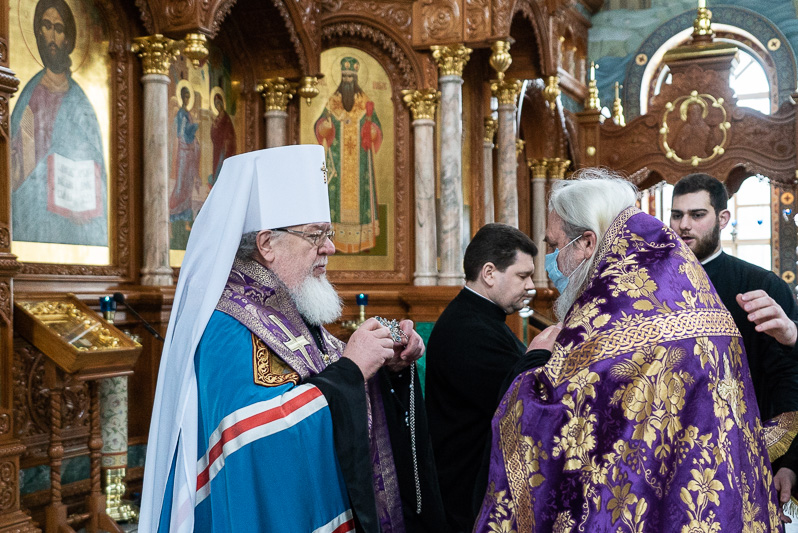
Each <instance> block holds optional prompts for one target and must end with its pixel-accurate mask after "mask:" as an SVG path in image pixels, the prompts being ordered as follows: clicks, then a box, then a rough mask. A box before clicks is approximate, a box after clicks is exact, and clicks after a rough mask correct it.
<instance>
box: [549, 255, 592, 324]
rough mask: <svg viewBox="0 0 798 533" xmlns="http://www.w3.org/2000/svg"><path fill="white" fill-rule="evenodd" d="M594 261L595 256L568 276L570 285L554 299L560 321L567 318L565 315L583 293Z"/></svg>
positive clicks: (555, 309) (555, 310) (555, 312)
mask: <svg viewBox="0 0 798 533" xmlns="http://www.w3.org/2000/svg"><path fill="white" fill-rule="evenodd" d="M592 263H593V258H592V257H591V258H590V260H589V261H584V262H583V263H582V264H581V265H579V266H578V267H577V268H576V270H574V271H573V272H572V273H571V275H570V276H568V286H567V287H565V290H564V291H563V293H562V294H561V295H560V296H559V298H557V300H555V301H554V316H555V317H557V321H558V322H562V321H564V320H565V315H567V314H568V311H570V310H571V307H573V305H574V302H575V301H576V299H577V298H579V296H580V295H581V294H582V290H583V289H584V285H585V282H586V281H587V274H588V272H589V271H590V265H591V264H592Z"/></svg>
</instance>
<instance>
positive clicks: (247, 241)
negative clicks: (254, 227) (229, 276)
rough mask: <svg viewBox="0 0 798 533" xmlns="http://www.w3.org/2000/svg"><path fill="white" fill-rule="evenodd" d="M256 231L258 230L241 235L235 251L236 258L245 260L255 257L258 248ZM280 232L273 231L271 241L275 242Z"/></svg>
mask: <svg viewBox="0 0 798 533" xmlns="http://www.w3.org/2000/svg"><path fill="white" fill-rule="evenodd" d="M258 233H260V231H250V232H249V233H245V234H243V235H242V236H241V242H239V243H238V250H237V251H236V259H240V260H242V261H246V260H249V259H252V258H254V257H255V251H256V250H257V249H258ZM281 235H282V232H279V231H278V232H273V233H272V236H271V241H272V242H276V241H277V240H278V239H279V238H280V236H281Z"/></svg>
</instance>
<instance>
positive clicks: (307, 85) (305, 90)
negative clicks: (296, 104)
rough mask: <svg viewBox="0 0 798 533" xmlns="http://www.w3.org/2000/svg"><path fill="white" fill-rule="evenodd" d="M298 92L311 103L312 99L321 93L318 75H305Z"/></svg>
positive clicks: (306, 101)
mask: <svg viewBox="0 0 798 533" xmlns="http://www.w3.org/2000/svg"><path fill="white" fill-rule="evenodd" d="M296 94H297V95H298V96H299V97H300V98H304V99H305V103H307V104H308V105H310V101H311V100H312V99H314V98H316V97H317V96H318V95H319V79H318V78H317V77H316V76H303V77H302V79H301V80H300V81H299V88H298V89H297V91H296Z"/></svg>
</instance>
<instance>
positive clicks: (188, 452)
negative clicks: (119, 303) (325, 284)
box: [139, 145, 330, 533]
mask: <svg viewBox="0 0 798 533" xmlns="http://www.w3.org/2000/svg"><path fill="white" fill-rule="evenodd" d="M316 222H330V205H329V198H328V195H327V169H326V166H325V160H324V148H322V147H321V146H318V145H295V146H283V147H280V148H270V149H267V150H260V151H257V152H250V153H247V154H242V155H238V156H234V157H231V158H228V159H226V160H225V161H224V164H223V166H222V171H221V173H220V175H219V179H218V180H217V182H216V184H215V185H214V186H213V189H211V192H210V194H209V195H208V199H207V200H206V201H205V204H204V205H203V206H202V209H201V210H200V213H199V215H198V216H197V219H196V221H195V223H194V226H193V228H192V230H191V235H190V237H189V240H188V246H187V247H186V255H185V257H184V259H183V265H182V267H181V269H180V278H179V279H178V282H177V288H176V290H175V299H174V303H173V306H172V314H171V316H170V318H169V328H168V330H167V332H166V340H165V342H164V348H163V354H162V356H161V367H160V370H159V372H158V385H157V388H156V390H155V404H154V407H153V411H152V422H151V424H150V434H149V441H148V444H147V461H146V463H145V470H144V488H143V491H142V502H141V516H140V519H139V528H140V530H141V531H146V532H148V533H149V532H152V533H155V532H156V531H157V530H158V522H159V520H160V515H161V509H162V507H163V500H164V493H165V490H166V482H167V478H168V477H169V471H170V469H171V466H172V462H173V460H175V461H176V463H175V465H176V468H175V483H174V490H173V496H172V516H171V520H170V533H177V532H183V531H193V530H194V502H195V496H196V487H197V380H196V375H195V372H194V351H195V350H196V349H197V345H198V344H199V341H200V338H201V337H202V334H203V332H204V331H205V326H206V325H207V324H208V320H210V317H211V314H213V311H214V309H216V304H217V303H218V302H219V297H220V296H221V294H222V290H223V289H224V286H225V283H226V282H227V278H228V276H229V274H230V269H231V268H232V266H233V259H234V258H235V254H236V251H237V250H238V244H239V242H240V241H241V236H242V235H243V234H244V233H248V232H251V231H259V230H264V229H272V228H281V227H286V226H295V225H300V224H309V223H316ZM175 457H176V459H175Z"/></svg>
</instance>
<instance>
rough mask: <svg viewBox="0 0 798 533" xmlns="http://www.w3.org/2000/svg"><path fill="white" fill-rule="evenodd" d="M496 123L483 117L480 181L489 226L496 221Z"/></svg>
mask: <svg viewBox="0 0 798 533" xmlns="http://www.w3.org/2000/svg"><path fill="white" fill-rule="evenodd" d="M496 126H497V121H496V119H495V118H492V117H485V137H484V138H483V139H482V181H483V187H484V191H483V195H482V200H483V202H484V205H483V209H484V211H485V224H490V223H492V222H493V221H494V220H495V219H496V207H495V206H494V203H493V146H494V144H493V139H494V138H495V137H496Z"/></svg>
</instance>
